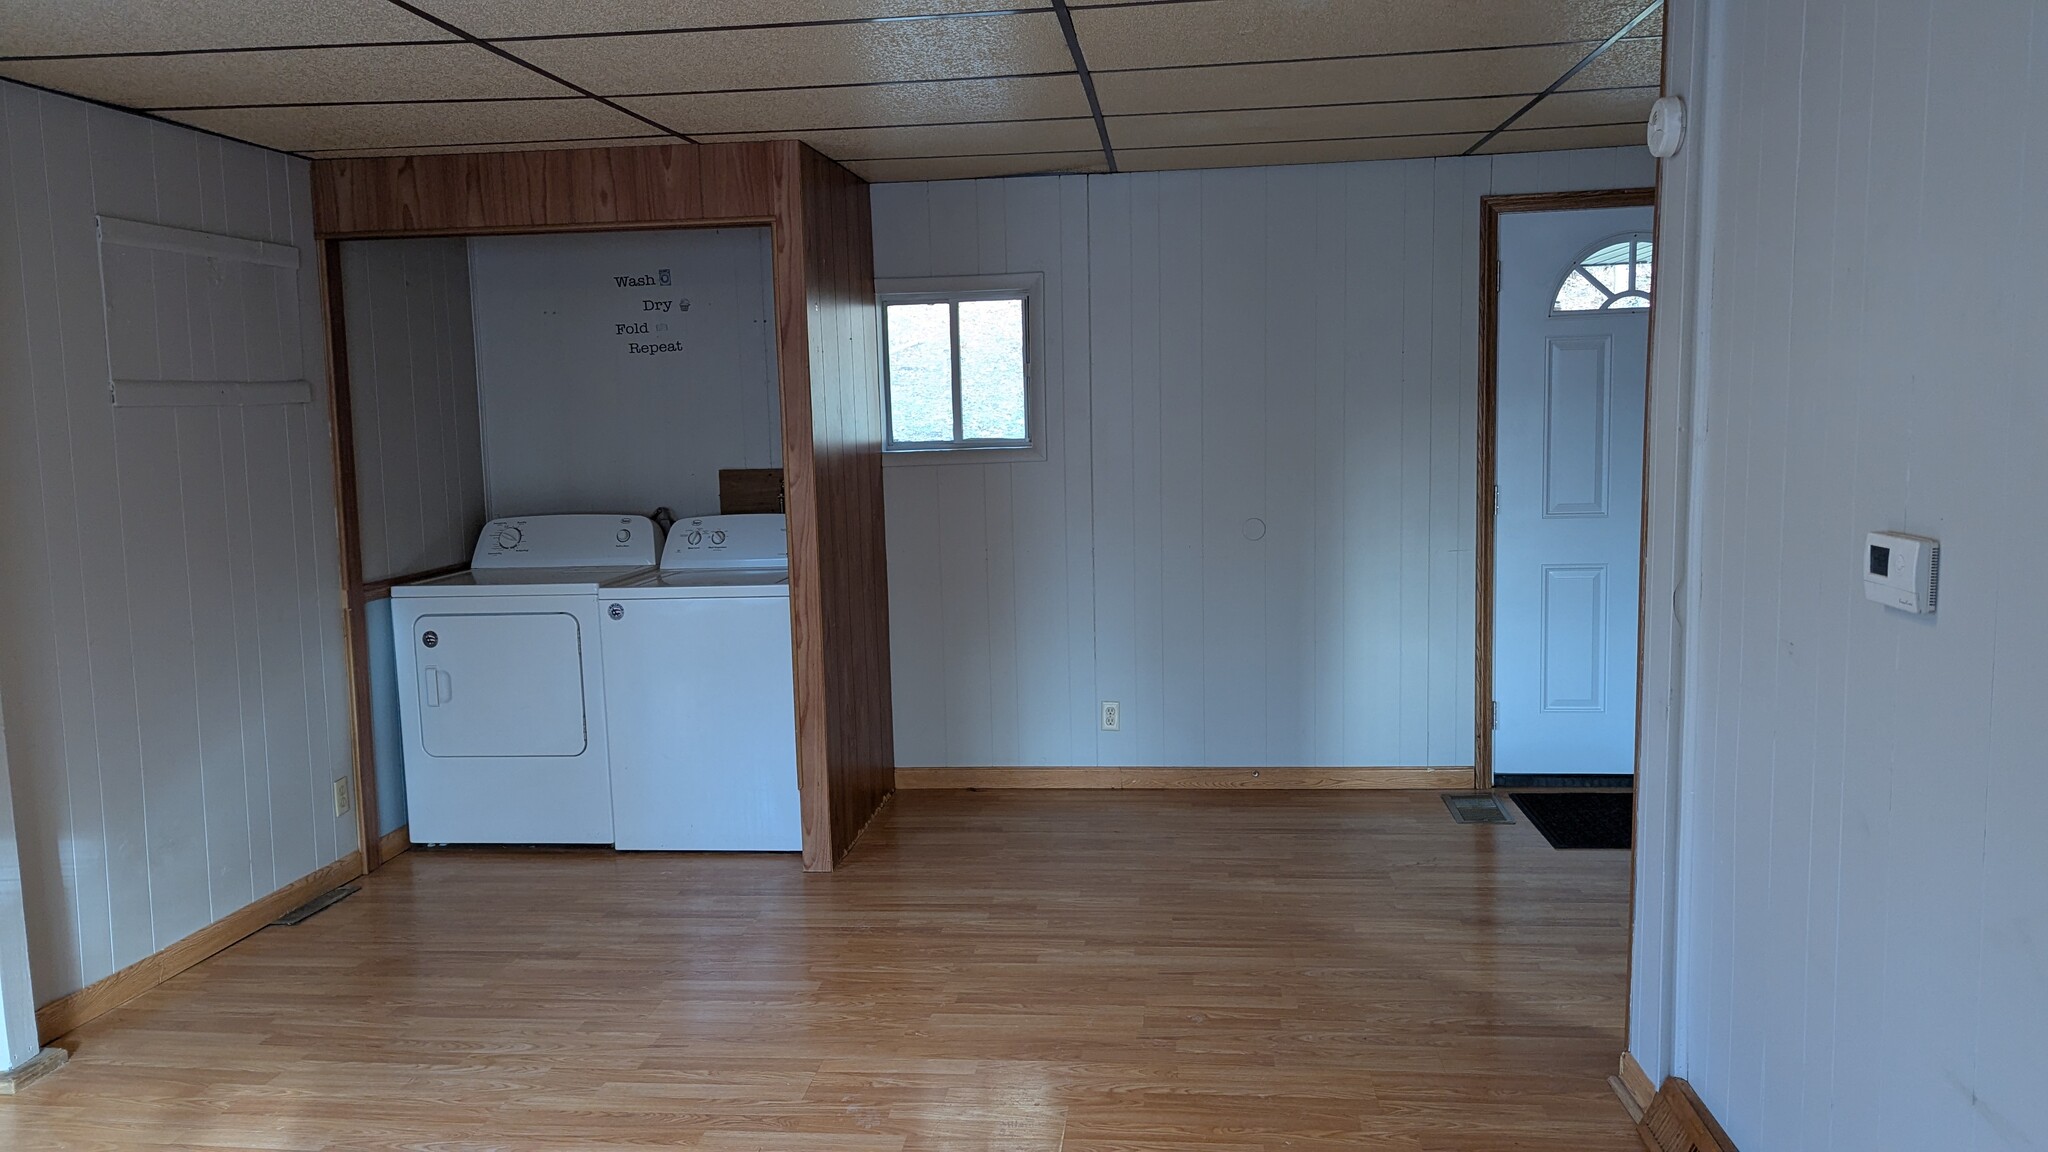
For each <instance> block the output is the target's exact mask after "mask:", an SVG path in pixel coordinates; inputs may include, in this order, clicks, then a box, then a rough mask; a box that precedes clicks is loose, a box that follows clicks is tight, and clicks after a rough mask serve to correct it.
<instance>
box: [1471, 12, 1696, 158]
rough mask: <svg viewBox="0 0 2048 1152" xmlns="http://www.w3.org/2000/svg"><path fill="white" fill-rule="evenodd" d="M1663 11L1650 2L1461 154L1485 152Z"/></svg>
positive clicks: (1473, 154)
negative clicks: (1489, 146)
mask: <svg viewBox="0 0 2048 1152" xmlns="http://www.w3.org/2000/svg"><path fill="white" fill-rule="evenodd" d="M1663 7H1664V0H1650V6H1649V7H1647V8H1645V9H1643V10H1642V11H1641V12H1638V13H1636V17H1635V19H1633V20H1631V21H1629V22H1628V23H1626V24H1623V25H1622V26H1621V27H1620V28H1618V29H1616V30H1615V33H1614V35H1612V36H1609V37H1608V38H1607V39H1605V40H1602V41H1601V42H1600V46H1599V47H1597V48H1595V49H1593V50H1592V51H1591V52H1588V53H1586V57H1585V59H1583V60H1581V61H1579V62H1578V63H1577V64H1574V65H1572V66H1571V67H1570V68H1568V69H1566V70H1565V74H1564V75H1562V76H1559V77H1558V78H1557V79H1555V80H1553V81H1551V82H1550V87H1548V88H1545V89H1544V90H1543V91H1541V92H1539V93H1537V94H1536V95H1535V96H1533V97H1531V98H1530V100H1529V102H1528V103H1527V104H1524V105H1522V106H1521V107H1520V108H1517V109H1515V112H1514V114H1513V115H1511V116H1509V117H1508V118H1507V119H1505V120H1503V121H1501V122H1500V123H1499V124H1497V125H1495V126H1494V129H1493V131H1491V132H1488V133H1487V134H1486V135H1484V136H1481V137H1480V138H1479V142H1478V143H1476V144H1474V145H1472V146H1471V147H1470V148H1467V149H1465V151H1464V152H1463V153H1461V155H1465V156H1476V155H1478V154H1479V150H1480V149H1481V148H1484V147H1486V146H1487V145H1488V144H1491V143H1493V139H1494V137H1496V136H1499V135H1500V134H1501V133H1503V132H1505V131H1507V130H1508V129H1509V128H1511V127H1513V126H1514V123H1515V121H1517V120H1520V119H1521V118H1522V117H1524V116H1527V115H1528V114H1529V113H1530V112H1532V111H1534V110H1535V108H1536V106H1537V105H1538V104H1541V103H1543V101H1545V100H1546V99H1548V98H1550V97H1551V96H1552V95H1554V94H1555V93H1556V92H1557V90H1558V89H1560V88H1562V87H1564V86H1565V85H1567V84H1569V83H1571V82H1572V79H1573V77H1576V76H1577V75H1578V74H1579V73H1581V72H1584V71H1585V70H1586V69H1588V68H1590V67H1592V66H1593V61H1595V60H1598V59H1599V58H1600V54H1601V53H1603V52H1605V51H1607V50H1608V49H1609V48H1612V47H1614V46H1615V45H1616V44H1619V43H1621V42H1622V41H1623V40H1625V39H1627V38H1628V34H1629V33H1631V32H1633V31H1635V30H1636V29H1637V28H1639V27H1641V26H1642V23H1643V21H1645V20H1648V19H1649V18H1650V17H1652V16H1655V15H1656V14H1657V12H1658V10H1659V9H1661V8H1663Z"/></svg>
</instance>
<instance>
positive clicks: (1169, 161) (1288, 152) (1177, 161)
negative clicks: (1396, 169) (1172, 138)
mask: <svg viewBox="0 0 2048 1152" xmlns="http://www.w3.org/2000/svg"><path fill="white" fill-rule="evenodd" d="M1478 140H1479V133H1477V132H1469V133H1460V134H1457V135H1451V136H1406V137H1402V138H1400V139H1395V140H1315V141H1295V142H1292V143H1267V144H1219V145H1214V146H1211V147H1203V148H1130V149H1124V148H1119V149H1117V152H1116V163H1117V167H1118V168H1121V169H1123V170H1124V171H1126V172H1163V171H1167V170H1170V169H1176V168H1244V167H1250V166H1255V165H1265V164H1336V163H1342V162H1345V161H1351V160H1406V159H1412V158H1414V157H1418V156H1456V155H1458V154H1459V153H1461V152H1463V151H1464V150H1465V149H1467V148H1470V147H1471V146H1472V145H1473V144H1474V143H1476V142H1477V141H1478Z"/></svg>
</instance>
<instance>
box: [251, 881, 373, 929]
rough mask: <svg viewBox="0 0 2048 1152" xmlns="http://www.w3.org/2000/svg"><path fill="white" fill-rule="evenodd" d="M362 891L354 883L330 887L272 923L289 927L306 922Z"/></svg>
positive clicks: (274, 925) (275, 925)
mask: <svg viewBox="0 0 2048 1152" xmlns="http://www.w3.org/2000/svg"><path fill="white" fill-rule="evenodd" d="M361 891H362V889H361V888H359V887H357V886H355V885H353V884H351V885H346V886H344V887H341V888H330V889H328V890H327V891H325V892H322V893H321V894H319V895H318V896H315V897H313V898H312V899H311V900H308V901H306V902H305V903H304V904H301V905H299V906H298V907H297V908H294V909H292V910H291V911H289V912H287V913H285V914H284V915H282V916H279V917H278V918H277V919H275V920H272V921H271V922H270V923H271V925H272V926H273V927H277V926H282V927H286V928H289V927H291V926H292V925H294V924H298V923H302V922H304V921H305V920H306V919H308V918H309V917H311V916H313V915H315V914H316V913H320V912H325V911H326V910H327V909H329V908H332V907H334V906H335V905H336V904H339V903H341V902H342V901H343V900H346V899H348V898H349V897H351V896H353V895H355V894H356V893H358V892H361Z"/></svg>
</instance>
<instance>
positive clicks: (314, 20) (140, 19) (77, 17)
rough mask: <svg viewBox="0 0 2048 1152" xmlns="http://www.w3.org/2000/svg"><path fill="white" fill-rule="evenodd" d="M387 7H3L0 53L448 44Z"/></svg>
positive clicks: (141, 0)
mask: <svg viewBox="0 0 2048 1152" xmlns="http://www.w3.org/2000/svg"><path fill="white" fill-rule="evenodd" d="M453 39H455V37H454V36H452V35H450V34H449V33H447V32H444V31H442V30H441V29H439V28H437V27H435V26H434V25H432V24H430V23H428V22H427V21H425V20H422V19H420V18H419V17H417V16H414V15H412V14H410V13H408V12H406V11H405V10H404V9H402V8H400V7H398V6H397V5H395V4H391V3H388V2H387V0H317V2H301V3H290V4H280V3H274V2H273V3H251V2H250V0H6V3H4V4H0V45H4V46H5V47H0V54H4V55H7V56H49V55H55V54H60V53H87V52H177V51H189V50H192V49H199V48H254V47H276V46H279V45H285V44H362V43H380V42H386V41H394V40H453Z"/></svg>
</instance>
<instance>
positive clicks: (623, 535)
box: [619, 528, 633, 544]
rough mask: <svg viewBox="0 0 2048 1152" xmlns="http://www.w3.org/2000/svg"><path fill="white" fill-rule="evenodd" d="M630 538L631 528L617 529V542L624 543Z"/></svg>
mask: <svg viewBox="0 0 2048 1152" xmlns="http://www.w3.org/2000/svg"><path fill="white" fill-rule="evenodd" d="M632 538H633V530H632V529H631V528H621V529H619V543H621V544H624V543H625V542H626V541H628V540H631V539H632Z"/></svg>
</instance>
